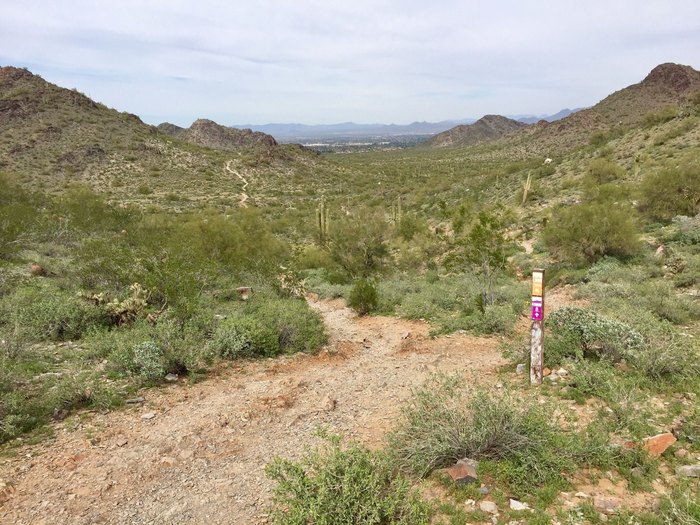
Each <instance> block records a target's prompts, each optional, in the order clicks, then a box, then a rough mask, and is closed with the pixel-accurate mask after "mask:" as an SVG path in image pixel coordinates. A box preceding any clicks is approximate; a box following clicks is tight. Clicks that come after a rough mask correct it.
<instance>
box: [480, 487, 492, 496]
mask: <svg viewBox="0 0 700 525" xmlns="http://www.w3.org/2000/svg"><path fill="white" fill-rule="evenodd" d="M490 493H491V490H490V489H489V488H488V487H479V494H481V495H482V496H486V495H487V494H490Z"/></svg>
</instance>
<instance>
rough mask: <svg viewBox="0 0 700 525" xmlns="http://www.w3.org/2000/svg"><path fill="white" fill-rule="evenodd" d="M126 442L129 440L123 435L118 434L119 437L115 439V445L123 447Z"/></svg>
mask: <svg viewBox="0 0 700 525" xmlns="http://www.w3.org/2000/svg"><path fill="white" fill-rule="evenodd" d="M128 442H129V440H128V439H126V437H124V436H119V437H118V438H117V441H116V442H115V443H116V445H117V446H118V447H123V446H124V445H126V444H127V443H128Z"/></svg>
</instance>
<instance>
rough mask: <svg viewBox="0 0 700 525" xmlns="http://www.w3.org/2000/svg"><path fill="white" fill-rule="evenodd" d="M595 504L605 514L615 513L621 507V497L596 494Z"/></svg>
mask: <svg viewBox="0 0 700 525" xmlns="http://www.w3.org/2000/svg"><path fill="white" fill-rule="evenodd" d="M593 506H594V507H595V508H596V510H598V511H600V512H602V513H605V514H615V513H616V512H617V510H618V509H619V508H620V499H619V498H614V497H612V496H595V497H594V498H593Z"/></svg>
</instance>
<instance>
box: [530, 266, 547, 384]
mask: <svg viewBox="0 0 700 525" xmlns="http://www.w3.org/2000/svg"><path fill="white" fill-rule="evenodd" d="M531 317H532V337H531V340H530V384H531V385H541V384H542V369H543V366H544V327H543V321H544V270H542V269H537V270H533V271H532V316H531Z"/></svg>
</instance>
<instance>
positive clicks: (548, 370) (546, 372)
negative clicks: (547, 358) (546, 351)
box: [542, 366, 552, 377]
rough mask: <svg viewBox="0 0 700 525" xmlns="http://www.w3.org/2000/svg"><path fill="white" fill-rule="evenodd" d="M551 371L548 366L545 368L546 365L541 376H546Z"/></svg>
mask: <svg viewBox="0 0 700 525" xmlns="http://www.w3.org/2000/svg"><path fill="white" fill-rule="evenodd" d="M551 373H552V371H551V370H550V369H549V368H547V367H546V366H545V367H544V368H543V369H542V377H547V376H548V375H549V374H551Z"/></svg>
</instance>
